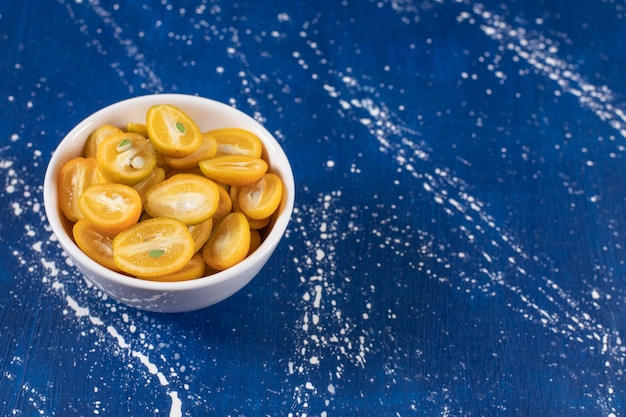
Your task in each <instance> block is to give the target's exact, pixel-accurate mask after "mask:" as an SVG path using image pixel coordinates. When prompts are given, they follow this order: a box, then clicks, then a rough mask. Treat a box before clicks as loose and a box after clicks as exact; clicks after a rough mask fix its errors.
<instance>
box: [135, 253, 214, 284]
mask: <svg viewBox="0 0 626 417" xmlns="http://www.w3.org/2000/svg"><path fill="white" fill-rule="evenodd" d="M205 267H206V264H205V263H204V260H203V259H202V255H201V254H199V253H197V254H195V255H193V256H192V257H191V259H190V260H189V262H187V265H185V266H183V267H182V268H181V269H179V270H178V271H176V272H172V273H170V274H165V275H157V276H154V277H137V278H141V279H146V280H149V281H160V282H175V281H189V280H192V279H196V278H200V277H202V276H203V275H204V268H205Z"/></svg>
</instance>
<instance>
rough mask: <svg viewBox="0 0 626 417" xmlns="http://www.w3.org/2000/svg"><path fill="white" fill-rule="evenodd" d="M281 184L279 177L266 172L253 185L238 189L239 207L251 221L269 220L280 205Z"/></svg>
mask: <svg viewBox="0 0 626 417" xmlns="http://www.w3.org/2000/svg"><path fill="white" fill-rule="evenodd" d="M282 197H283V183H282V181H281V180H280V177H279V176H278V175H276V174H274V173H271V172H268V173H266V174H265V175H263V177H261V179H260V180H258V181H257V182H255V183H253V184H249V185H244V186H243V187H241V188H240V189H239V196H238V198H239V207H240V208H241V211H242V212H243V213H244V214H245V215H246V216H248V217H249V218H251V219H254V220H261V219H266V218H269V217H270V216H271V215H272V214H273V213H274V212H275V211H276V209H277V208H278V206H279V205H280V201H281V199H282Z"/></svg>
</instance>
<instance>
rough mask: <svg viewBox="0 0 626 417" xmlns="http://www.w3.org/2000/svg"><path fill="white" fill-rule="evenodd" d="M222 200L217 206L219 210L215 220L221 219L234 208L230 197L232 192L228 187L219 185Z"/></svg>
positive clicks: (214, 216)
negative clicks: (229, 191)
mask: <svg viewBox="0 0 626 417" xmlns="http://www.w3.org/2000/svg"><path fill="white" fill-rule="evenodd" d="M219 191H220V202H219V204H218V206H217V210H216V211H215V214H214V215H213V220H214V221H219V220H221V219H223V218H224V216H226V215H227V214H228V213H230V212H231V211H232V210H233V202H232V200H231V199H230V194H229V193H228V191H227V190H226V187H224V186H222V185H219Z"/></svg>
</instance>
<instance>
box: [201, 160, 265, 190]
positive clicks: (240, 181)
mask: <svg viewBox="0 0 626 417" xmlns="http://www.w3.org/2000/svg"><path fill="white" fill-rule="evenodd" d="M199 166H200V170H201V171H202V173H203V174H204V175H206V176H207V177H208V178H211V179H212V180H215V181H217V182H219V183H222V184H228V185H246V184H251V183H253V182H255V181H258V180H259V179H260V178H261V177H262V176H263V174H265V172H267V169H268V165H267V162H265V161H264V160H263V159H261V158H255V157H253V156H248V155H222V156H216V157H214V158H211V159H207V160H206V161H202V162H200V164H199Z"/></svg>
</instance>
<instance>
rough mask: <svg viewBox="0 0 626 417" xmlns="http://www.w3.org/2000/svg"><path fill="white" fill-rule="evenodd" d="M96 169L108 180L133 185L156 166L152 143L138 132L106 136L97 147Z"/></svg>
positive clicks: (144, 177)
mask: <svg viewBox="0 0 626 417" xmlns="http://www.w3.org/2000/svg"><path fill="white" fill-rule="evenodd" d="M97 160H98V169H99V170H100V172H102V175H103V176H104V177H105V178H106V179H107V180H108V181H109V182H117V183H120V184H125V185H135V184H137V183H139V182H141V181H143V180H144V179H146V178H147V177H148V176H149V175H150V172H151V171H152V170H153V169H154V167H156V164H157V155H156V152H155V150H154V147H153V146H152V143H150V141H149V140H148V139H146V138H145V137H144V136H143V135H140V134H139V133H124V132H123V133H119V134H115V135H110V136H107V137H106V138H105V139H104V140H103V141H102V142H101V143H100V146H99V147H98V156H97Z"/></svg>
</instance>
